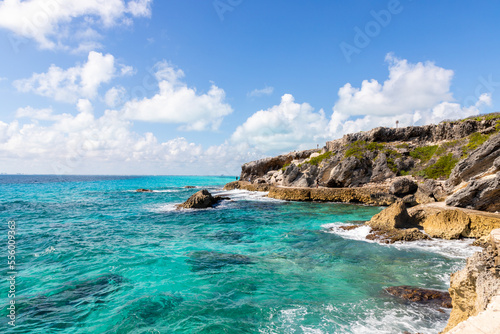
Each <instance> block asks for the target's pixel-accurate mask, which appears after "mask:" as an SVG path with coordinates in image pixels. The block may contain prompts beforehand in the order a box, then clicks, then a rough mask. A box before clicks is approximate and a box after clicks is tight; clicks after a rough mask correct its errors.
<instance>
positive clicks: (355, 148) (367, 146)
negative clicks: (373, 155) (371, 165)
mask: <svg viewBox="0 0 500 334" xmlns="http://www.w3.org/2000/svg"><path fill="white" fill-rule="evenodd" d="M384 147H385V145H384V144H381V143H375V142H369V143H367V142H366V141H364V140H357V141H355V142H354V143H352V144H349V146H348V148H347V150H346V151H345V154H344V157H346V158H348V157H352V156H354V157H356V158H358V159H362V158H363V155H364V152H365V151H371V152H373V151H379V150H382V149H383V148H384Z"/></svg>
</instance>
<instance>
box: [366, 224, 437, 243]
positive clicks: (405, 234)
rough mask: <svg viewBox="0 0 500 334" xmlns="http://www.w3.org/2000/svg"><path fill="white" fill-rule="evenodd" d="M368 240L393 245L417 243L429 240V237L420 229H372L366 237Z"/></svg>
mask: <svg viewBox="0 0 500 334" xmlns="http://www.w3.org/2000/svg"><path fill="white" fill-rule="evenodd" d="M366 239H368V240H376V241H379V242H382V243H386V244H393V243H395V242H397V241H417V240H429V239H430V238H429V236H428V235H426V234H424V233H422V232H421V231H420V230H419V229H418V228H416V227H414V228H406V229H392V230H377V229H372V231H371V232H370V234H368V235H367V236H366Z"/></svg>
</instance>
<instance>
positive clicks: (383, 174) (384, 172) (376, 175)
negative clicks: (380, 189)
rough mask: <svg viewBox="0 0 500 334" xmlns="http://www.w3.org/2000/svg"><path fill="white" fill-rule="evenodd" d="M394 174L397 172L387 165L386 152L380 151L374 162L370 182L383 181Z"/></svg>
mask: <svg viewBox="0 0 500 334" xmlns="http://www.w3.org/2000/svg"><path fill="white" fill-rule="evenodd" d="M394 176H396V174H394V172H393V171H392V170H390V168H389V166H387V156H386V155H385V154H384V153H380V154H379V155H378V156H377V158H376V159H375V161H374V163H373V169H372V175H371V178H370V182H382V181H385V180H386V179H389V178H391V177H394Z"/></svg>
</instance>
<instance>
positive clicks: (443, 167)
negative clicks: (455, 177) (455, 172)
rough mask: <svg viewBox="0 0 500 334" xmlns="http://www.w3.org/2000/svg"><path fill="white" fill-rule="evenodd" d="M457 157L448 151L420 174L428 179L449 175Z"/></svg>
mask: <svg viewBox="0 0 500 334" xmlns="http://www.w3.org/2000/svg"><path fill="white" fill-rule="evenodd" d="M457 162H458V159H455V158H453V154H451V153H449V154H447V155H443V156H442V157H441V158H439V159H438V161H436V163H435V164H433V165H431V166H429V167H427V168H425V169H424V170H423V171H422V172H421V175H422V176H424V177H426V178H428V179H437V178H440V177H445V178H447V177H449V176H450V173H451V170H452V169H453V167H455V165H456V164H457Z"/></svg>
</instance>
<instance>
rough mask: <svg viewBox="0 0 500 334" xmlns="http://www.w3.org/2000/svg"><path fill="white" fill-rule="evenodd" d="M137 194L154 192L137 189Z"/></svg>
mask: <svg viewBox="0 0 500 334" xmlns="http://www.w3.org/2000/svg"><path fill="white" fill-rule="evenodd" d="M136 192H138V193H152V192H153V190H151V189H143V188H141V189H137V190H136Z"/></svg>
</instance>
